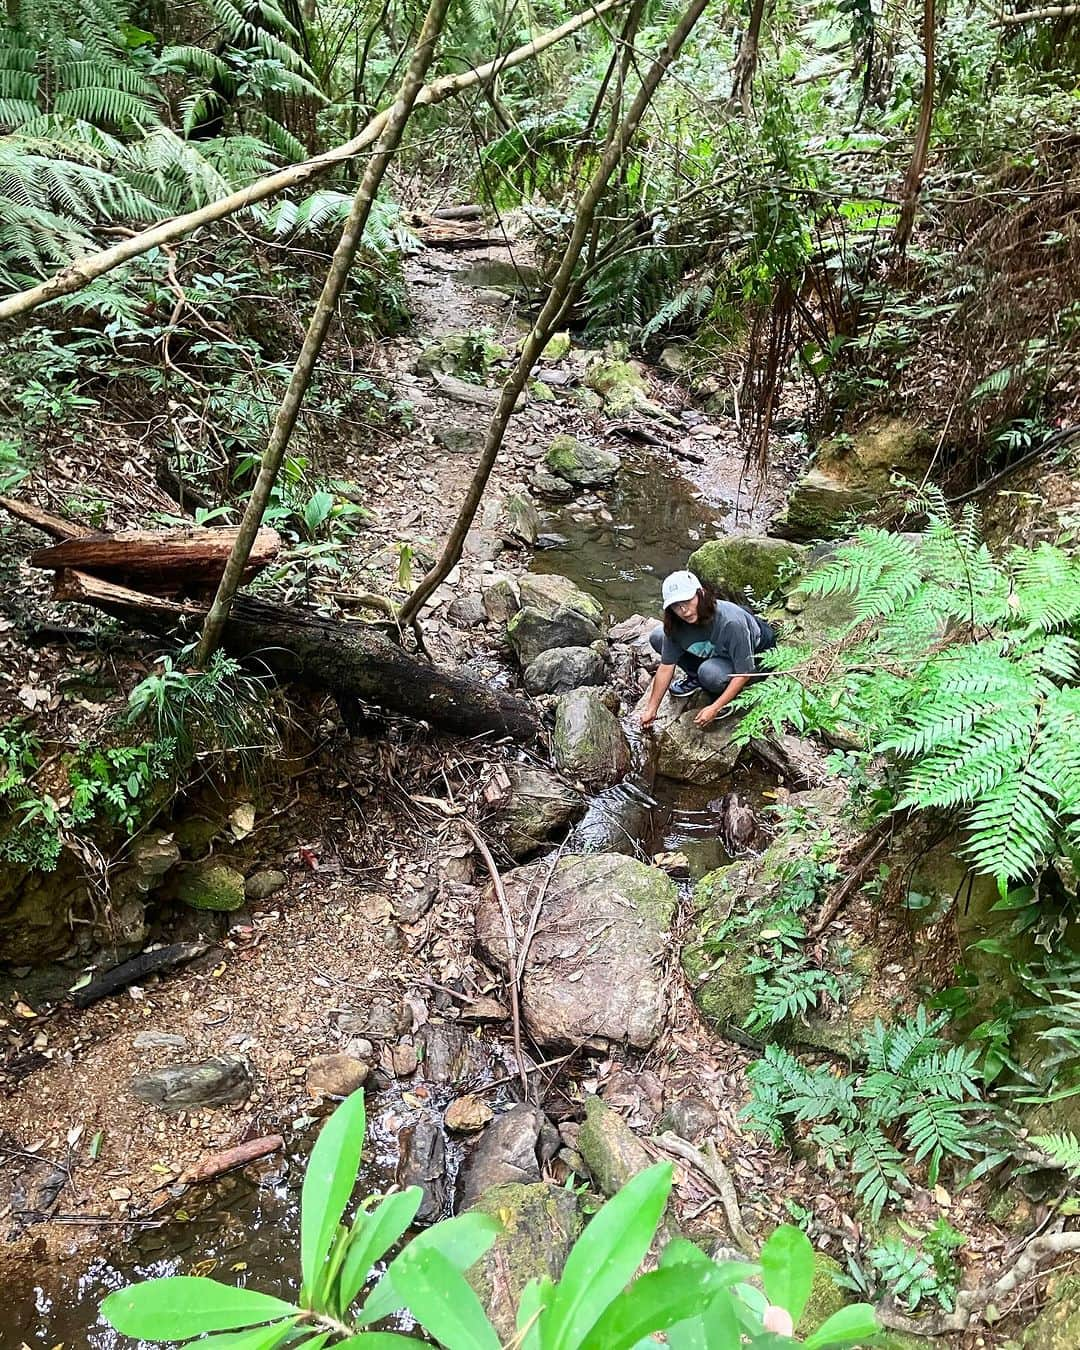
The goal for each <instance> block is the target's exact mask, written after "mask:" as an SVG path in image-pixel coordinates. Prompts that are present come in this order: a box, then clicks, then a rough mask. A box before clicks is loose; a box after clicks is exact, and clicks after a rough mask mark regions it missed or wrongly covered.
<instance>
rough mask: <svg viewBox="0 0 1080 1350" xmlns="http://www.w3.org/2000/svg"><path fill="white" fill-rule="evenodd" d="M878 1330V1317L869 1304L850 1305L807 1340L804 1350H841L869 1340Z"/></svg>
mask: <svg viewBox="0 0 1080 1350" xmlns="http://www.w3.org/2000/svg"><path fill="white" fill-rule="evenodd" d="M878 1329H879V1328H878V1320H877V1317H876V1316H875V1314H874V1310H873V1308H872V1307H871V1306H870V1304H869V1303H849V1304H848V1305H847V1307H846V1308H841V1309H840V1311H839V1312H834V1313H833V1315H832V1316H831V1317H829V1318H826V1320H825V1321H824V1322H822V1324H821V1326H819V1327H818V1329H817V1331H815V1332H814V1334H813V1335H812V1336H808V1337H807V1338H806V1344H805V1346H804V1350H841V1347H843V1346H848V1345H858V1344H860V1342H862V1341H865V1340H867V1339H869V1337H871V1336H874V1335H876V1333H877V1331H878Z"/></svg>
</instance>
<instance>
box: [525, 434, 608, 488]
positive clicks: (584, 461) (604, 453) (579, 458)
mask: <svg viewBox="0 0 1080 1350" xmlns="http://www.w3.org/2000/svg"><path fill="white" fill-rule="evenodd" d="M544 466H545V468H547V470H548V471H549V472H550V473H553V474H556V475H557V476H558V477H559V478H564V479H565V480H566V481H567V482H568V483H573V484H574V486H575V487H605V486H606V485H607V484H609V483H612V482H614V480H615V476H616V474H617V473H618V472H619V468H620V467H621V460H620V459H619V456H618V455H617V454H616V453H615V451H614V450H603V449H601V448H600V447H599V446H595V445H586V444H585V442H584V441H579V440H576V439H575V438H574V437H573V436H556V437H555V439H554V440H553V441H552V442H551V447H550V448H549V450H548V452H547V454H546V455H545V456H544Z"/></svg>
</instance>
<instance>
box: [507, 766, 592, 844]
mask: <svg viewBox="0 0 1080 1350" xmlns="http://www.w3.org/2000/svg"><path fill="white" fill-rule="evenodd" d="M506 775H507V777H508V778H509V780H510V800H509V802H508V803H507V804H506V806H505V807H504V808H503V809H502V810H501V811H500V812H499V820H498V824H497V825H496V833H497V835H498V837H499V839H500V840H501V841H502V844H503V847H504V848H505V849H506V851H507V853H509V854H510V856H511V857H512V858H525V857H527V856H528V855H529V854H530V853H535V852H536V850H537V849H538V848H542V847H543V845H544V844H546V843H547V842H548V841H549V840H551V839H552V838H553V837H554V836H555V835H556V834H558V833H559V831H560V830H563V829H565V828H566V826H567V825H569V823H570V822H571V820H573V819H574V817H575V816H577V815H579V814H580V812H581V811H582V809H583V807H584V803H583V801H582V799H581V796H580V794H579V793H577V792H575V791H574V789H573V788H572V787H571V786H570V785H569V783H567V782H565V781H564V780H563V779H562V778H560V777H559V775H558V774H555V773H552V772H551V770H550V769H540V768H531V767H530V766H529V765H526V764H508V765H507V766H506Z"/></svg>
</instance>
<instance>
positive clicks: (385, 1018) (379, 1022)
mask: <svg viewBox="0 0 1080 1350" xmlns="http://www.w3.org/2000/svg"><path fill="white" fill-rule="evenodd" d="M411 1025H412V1018H411V1016H410V1015H409V1012H408V1010H407V1009H406V1008H405V1006H404V1004H403V1003H401V1002H400V1001H396V1002H391V1000H390V999H388V998H381V997H380V998H375V999H372V1001H371V1003H370V1005H369V1006H368V1007H366V1008H361V1009H358V1010H357V1011H355V1012H347V1013H343V1014H342V1015H341V1017H340V1019H339V1020H338V1026H339V1027H340V1028H341V1030H342V1031H343V1032H345V1034H346V1035H349V1036H370V1037H371V1038H372V1039H373V1040H376V1041H386V1040H391V1039H392V1038H394V1037H395V1036H400V1035H401V1034H402V1032H404V1031H408V1029H409V1027H410V1026H411Z"/></svg>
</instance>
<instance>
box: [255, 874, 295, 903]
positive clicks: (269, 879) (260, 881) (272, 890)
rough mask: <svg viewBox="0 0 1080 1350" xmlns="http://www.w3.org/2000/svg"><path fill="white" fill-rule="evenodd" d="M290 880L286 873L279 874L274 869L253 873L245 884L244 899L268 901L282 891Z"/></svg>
mask: <svg viewBox="0 0 1080 1350" xmlns="http://www.w3.org/2000/svg"><path fill="white" fill-rule="evenodd" d="M288 880H289V878H288V877H287V876H286V875H285V873H284V872H278V871H276V870H275V869H273V868H268V869H267V870H266V871H265V872H253V873H252V874H251V876H249V877H248V879H247V881H245V882H244V899H245V900H252V901H256V902H257V901H259V900H266V899H268V898H269V897H270V896H271V895H274V894H276V893H277V892H278V891H280V890H281V888H282V886H284V885H285V884H286V882H287V881H288Z"/></svg>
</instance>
